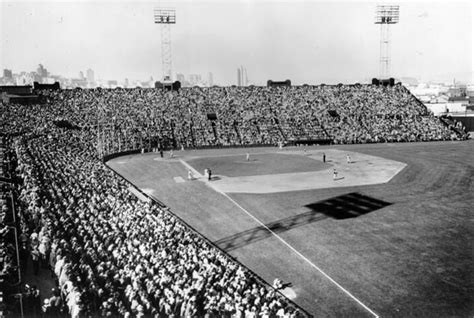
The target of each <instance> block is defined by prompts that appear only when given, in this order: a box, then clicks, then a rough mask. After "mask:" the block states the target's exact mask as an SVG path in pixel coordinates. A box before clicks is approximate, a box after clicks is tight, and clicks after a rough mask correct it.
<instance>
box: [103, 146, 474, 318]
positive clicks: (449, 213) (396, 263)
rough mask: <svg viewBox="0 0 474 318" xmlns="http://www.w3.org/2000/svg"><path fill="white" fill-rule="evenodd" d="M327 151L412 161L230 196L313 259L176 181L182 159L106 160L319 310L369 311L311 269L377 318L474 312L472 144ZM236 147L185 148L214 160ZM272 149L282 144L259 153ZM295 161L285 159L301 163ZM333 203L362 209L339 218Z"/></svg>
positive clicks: (207, 193)
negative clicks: (361, 177) (387, 176)
mask: <svg viewBox="0 0 474 318" xmlns="http://www.w3.org/2000/svg"><path fill="white" fill-rule="evenodd" d="M328 148H332V149H342V150H349V151H354V152H361V153H366V154H370V155H375V156H381V157H385V158H387V159H392V160H397V161H401V162H404V163H406V164H407V167H406V168H405V169H404V170H403V171H401V172H400V173H399V174H398V175H397V176H396V177H394V178H393V179H392V180H391V181H390V182H388V183H386V184H381V185H372V186H359V187H348V188H333V189H321V190H308V191H297V192H285V193H275V194H243V193H239V194H229V195H230V197H231V198H232V199H234V200H235V201H236V202H238V203H239V204H240V205H241V206H243V207H244V208H245V209H246V210H248V211H249V212H250V213H251V214H252V215H253V216H254V217H256V218H257V219H258V220H260V221H261V222H262V223H264V224H266V225H267V226H268V227H269V228H271V229H272V231H273V232H274V233H276V234H277V235H278V236H279V237H280V238H281V239H282V240H284V241H285V242H287V243H288V244H289V245H290V246H292V247H293V248H294V249H295V250H296V251H298V252H299V253H301V255H303V256H304V257H305V258H306V259H303V258H301V257H300V255H298V254H296V253H295V251H294V250H292V249H291V248H288V246H287V245H285V244H284V243H282V241H281V240H280V239H278V238H277V237H275V236H274V235H273V234H271V233H270V232H269V231H267V230H266V229H265V228H262V227H261V224H259V223H258V222H256V221H255V219H253V218H252V217H250V216H249V215H247V214H245V213H244V212H243V211H242V210H240V209H239V208H238V207H236V206H235V205H234V204H233V203H231V202H230V201H229V200H228V199H227V198H226V197H224V196H223V195H221V194H219V193H217V192H215V191H214V190H212V189H211V188H210V187H207V186H206V185H205V184H204V183H202V182H199V181H192V182H185V183H175V182H174V181H173V177H175V176H181V177H183V178H186V169H185V168H184V166H182V165H181V164H180V163H179V162H173V161H166V160H165V161H156V160H153V159H154V158H155V157H157V156H156V155H153V154H150V155H137V156H130V157H122V158H117V159H114V160H112V161H111V162H109V164H110V166H111V167H112V168H114V169H116V170H117V171H118V172H120V173H121V174H123V175H124V176H125V177H127V178H128V179H129V180H131V181H132V182H134V183H135V184H136V185H137V186H139V187H141V188H147V189H152V190H151V191H152V194H153V195H155V196H156V197H158V198H159V199H160V200H161V201H163V202H164V203H166V204H167V205H169V206H170V207H171V209H172V211H173V212H174V213H176V214H177V215H179V216H180V217H181V218H183V219H184V220H185V221H186V222H188V223H189V224H190V225H192V226H193V227H195V228H196V229H197V230H198V231H200V232H201V233H203V234H204V235H205V236H207V237H208V238H209V239H211V240H212V241H214V242H215V243H216V244H218V245H219V246H221V247H222V248H223V249H226V250H227V251H228V252H229V253H230V254H231V255H233V256H236V257H237V258H238V259H239V260H240V261H241V262H243V263H244V264H245V265H247V266H248V267H249V268H251V269H252V270H254V271H255V272H256V273H258V274H259V275H260V276H262V277H263V278H264V279H266V280H268V281H270V282H271V281H272V280H273V279H274V278H275V277H279V278H282V279H283V280H285V281H290V282H292V283H293V289H294V291H295V292H296V295H297V297H296V298H295V299H294V301H295V302H297V303H298V304H300V305H301V306H302V307H304V308H306V309H307V310H309V311H310V312H312V313H314V314H315V315H317V316H370V314H369V313H368V312H367V311H366V310H364V309H363V308H362V307H361V306H360V304H358V303H356V302H355V301H354V300H353V299H351V298H350V297H348V296H347V295H346V294H345V293H344V292H342V291H341V290H340V289H339V288H338V287H337V286H335V284H334V283H332V282H331V281H329V280H328V279H327V278H325V277H324V276H323V275H322V274H321V273H320V272H318V271H317V269H316V268H315V267H314V266H313V265H315V266H317V267H318V268H320V269H321V270H323V271H324V272H325V273H326V274H327V275H329V276H330V277H331V278H333V279H334V280H335V281H336V282H338V283H339V284H340V285H341V286H342V287H344V288H345V289H346V290H347V291H349V292H350V293H352V294H353V295H354V296H355V297H356V298H357V299H359V300H360V301H361V302H363V303H364V304H365V305H367V306H368V307H369V308H370V309H372V310H374V311H375V312H376V313H377V314H379V315H381V316H396V317H413V316H426V317H446V316H451V317H452V316H456V317H471V316H472V315H474V305H473V304H474V296H473V295H474V293H473V292H474V274H473V268H474V246H473V245H474V244H473V242H474V224H473V217H472V212H473V211H474V184H473V176H474V142H473V141H469V142H433V143H410V144H377V145H353V146H333V147H319V149H328ZM238 151H239V150H235V149H233V150H209V151H189V152H183V153H179V154H178V155H179V156H181V157H182V158H183V159H185V158H186V157H208V158H211V157H213V156H216V155H217V156H219V155H223V154H227V153H234V154H236V153H238ZM240 151H241V150H240ZM255 151H257V150H255ZM264 151H268V152H270V151H275V149H272V148H270V149H259V150H258V152H264ZM288 158H289V159H290V160H288V162H286V163H285V164H286V165H287V166H288V167H291V165H292V164H294V165H295V169H296V168H297V166H298V165H297V164H296V163H295V162H293V158H290V157H288ZM243 159H244V160H245V158H243ZM203 160H208V159H203ZM309 160H310V159H309ZM203 164H206V161H203ZM279 168H280V167H279V166H272V169H274V171H278V169H279ZM265 169H270V168H268V167H267V168H265ZM239 171H242V169H239ZM275 173H279V172H275ZM328 206H333V207H334V210H337V209H343V208H347V209H352V210H353V211H364V213H356V215H355V216H354V217H347V218H346V217H344V218H338V217H336V216H335V214H334V213H332V212H333V211H332V210H331V209H329V208H328ZM357 214H359V215H357Z"/></svg>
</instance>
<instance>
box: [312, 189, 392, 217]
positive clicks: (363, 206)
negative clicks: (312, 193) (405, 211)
mask: <svg viewBox="0 0 474 318" xmlns="http://www.w3.org/2000/svg"><path fill="white" fill-rule="evenodd" d="M389 205H391V203H389V202H385V201H382V200H379V199H376V198H372V197H369V196H366V195H363V194H360V193H357V192H352V193H348V194H344V195H340V196H338V197H334V198H330V199H327V200H324V201H320V202H316V203H312V204H308V205H305V207H307V208H309V209H311V210H312V211H314V212H315V213H322V214H325V215H327V216H329V217H331V218H333V219H338V220H342V219H349V218H355V217H358V216H361V215H364V214H367V213H369V212H372V211H375V210H378V209H381V208H384V207H386V206H389Z"/></svg>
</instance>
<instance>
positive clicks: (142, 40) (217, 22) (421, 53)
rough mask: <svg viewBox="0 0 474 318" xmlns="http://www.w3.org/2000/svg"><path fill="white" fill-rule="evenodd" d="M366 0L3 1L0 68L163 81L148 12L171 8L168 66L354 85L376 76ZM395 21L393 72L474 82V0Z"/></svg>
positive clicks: (425, 4)
mask: <svg viewBox="0 0 474 318" xmlns="http://www.w3.org/2000/svg"><path fill="white" fill-rule="evenodd" d="M377 4H388V3H386V2H380V1H379V2H375V1H371V2H367V1H348V0H346V1H331V2H329V1H300V0H298V1H290V0H285V1H281V0H280V1H270V0H261V1H259V0H241V1H238V0H227V1H217V0H214V1H210V0H207V1H201V0H178V1H174V2H172V3H170V2H165V1H160V0H157V1H154V2H150V1H129V0H127V1H105V0H101V1H100V0H95V1H78V0H76V1H4V0H0V69H4V68H7V69H12V70H13V72H14V73H19V72H21V71H32V70H35V69H36V68H37V66H38V64H40V63H41V64H43V65H44V66H45V67H46V68H47V69H48V71H49V72H50V73H52V74H58V75H63V76H67V77H78V74H79V71H83V72H84V73H85V71H86V70H87V69H88V68H91V69H93V70H94V72H95V74H96V78H100V79H104V80H105V79H116V80H119V81H122V80H124V79H125V78H128V79H140V80H147V79H149V78H150V77H153V78H154V79H155V80H159V79H160V78H161V74H162V69H161V68H162V66H161V65H162V64H161V32H160V25H157V24H154V20H153V10H154V8H158V7H166V8H174V9H175V10H176V21H177V23H176V24H175V25H172V26H171V41H172V69H173V74H176V73H183V74H185V75H188V74H202V75H203V76H204V77H206V76H207V73H208V72H212V73H213V76H214V82H215V83H217V84H219V85H232V84H236V82H237V68H238V67H239V66H241V65H242V66H244V67H245V68H246V69H247V74H248V78H249V81H250V82H252V83H254V84H256V85H264V84H265V83H266V81H267V80H268V79H272V80H286V79H290V80H291V81H292V83H295V84H304V83H307V84H320V83H327V84H330V83H340V82H341V83H354V82H363V81H367V80H368V79H371V78H373V77H377V76H378V75H379V53H380V49H379V48H380V46H379V41H380V26H379V25H376V24H374V21H375V18H374V16H375V7H376V5H377ZM390 4H399V5H400V23H399V24H396V25H392V26H391V27H390V29H391V31H390V32H391V59H392V63H391V75H392V76H393V77H397V78H399V77H415V78H418V79H420V80H422V81H430V80H431V81H450V82H452V81H453V80H454V79H456V80H457V81H464V82H468V83H469V82H470V83H474V80H473V77H474V75H473V64H474V57H473V53H474V52H473V35H474V34H473V33H474V30H473V27H474V24H473V15H474V6H473V3H472V2H471V1H447V0H446V1H437V2H429V1H410V2H408V1H398V2H390Z"/></svg>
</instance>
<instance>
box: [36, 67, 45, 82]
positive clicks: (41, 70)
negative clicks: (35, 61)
mask: <svg viewBox="0 0 474 318" xmlns="http://www.w3.org/2000/svg"><path fill="white" fill-rule="evenodd" d="M36 74H38V76H39V77H40V78H41V79H42V78H44V77H48V70H47V69H45V68H44V67H43V64H40V65H38V68H37V69H36Z"/></svg>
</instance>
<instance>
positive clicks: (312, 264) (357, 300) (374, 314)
mask: <svg viewBox="0 0 474 318" xmlns="http://www.w3.org/2000/svg"><path fill="white" fill-rule="evenodd" d="M208 184H209V182H208ZM209 185H210V184H209ZM211 187H212V186H211ZM212 188H214V187H212ZM214 190H215V191H217V192H219V193H221V194H222V195H223V196H225V197H226V198H227V199H229V200H230V201H231V202H232V203H234V204H235V205H236V206H237V207H238V208H240V209H241V210H242V211H244V212H245V213H246V214H247V215H248V216H250V217H251V218H252V219H254V220H255V221H256V222H257V223H259V224H260V225H261V226H263V227H264V228H266V229H267V230H268V231H269V232H270V233H271V234H272V235H273V236H275V237H276V238H277V239H279V240H280V241H281V242H282V243H283V244H285V245H286V246H287V247H288V248H289V249H291V250H292V251H293V252H294V253H295V254H296V255H298V256H299V257H301V258H302V259H303V260H304V261H305V262H307V263H308V264H309V265H311V266H312V267H313V268H315V269H316V270H317V271H318V272H320V273H321V274H322V275H323V276H324V277H326V278H327V279H328V280H329V281H330V282H331V283H333V284H334V285H336V287H338V288H339V289H340V290H342V291H343V292H344V293H345V294H346V295H348V296H349V297H350V298H352V299H353V300H355V301H356V302H357V303H358V304H359V305H361V306H362V307H363V308H364V309H365V310H367V311H368V312H369V313H371V314H372V315H373V316H374V317H376V318H378V317H379V316H378V315H377V314H376V313H375V312H374V311H373V310H372V309H370V308H369V307H367V305H365V304H364V303H363V302H362V301H360V300H359V299H357V298H356V297H355V296H354V295H352V294H351V293H350V292H349V291H348V290H347V289H345V288H344V287H342V286H341V285H340V284H339V283H338V282H336V281H335V280H334V279H332V278H331V277H330V276H329V275H328V274H326V273H325V272H324V271H323V270H322V269H320V268H319V267H318V266H317V265H315V264H314V263H313V262H311V261H310V260H309V259H308V258H307V257H306V256H304V255H303V254H301V253H300V252H298V250H296V249H295V248H294V247H293V246H291V245H290V243H288V242H287V241H285V240H284V239H283V238H281V237H280V236H279V235H278V234H276V233H275V232H273V231H272V230H271V229H270V228H268V226H266V225H265V224H264V223H263V222H261V221H260V220H259V219H257V218H256V217H255V216H253V215H252V214H251V213H250V212H249V211H247V210H246V209H245V208H244V207H242V206H241V205H240V204H239V203H237V202H236V201H235V200H234V199H232V198H231V197H230V196H229V195H227V193H225V192H222V191H219V190H218V189H215V188H214Z"/></svg>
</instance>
